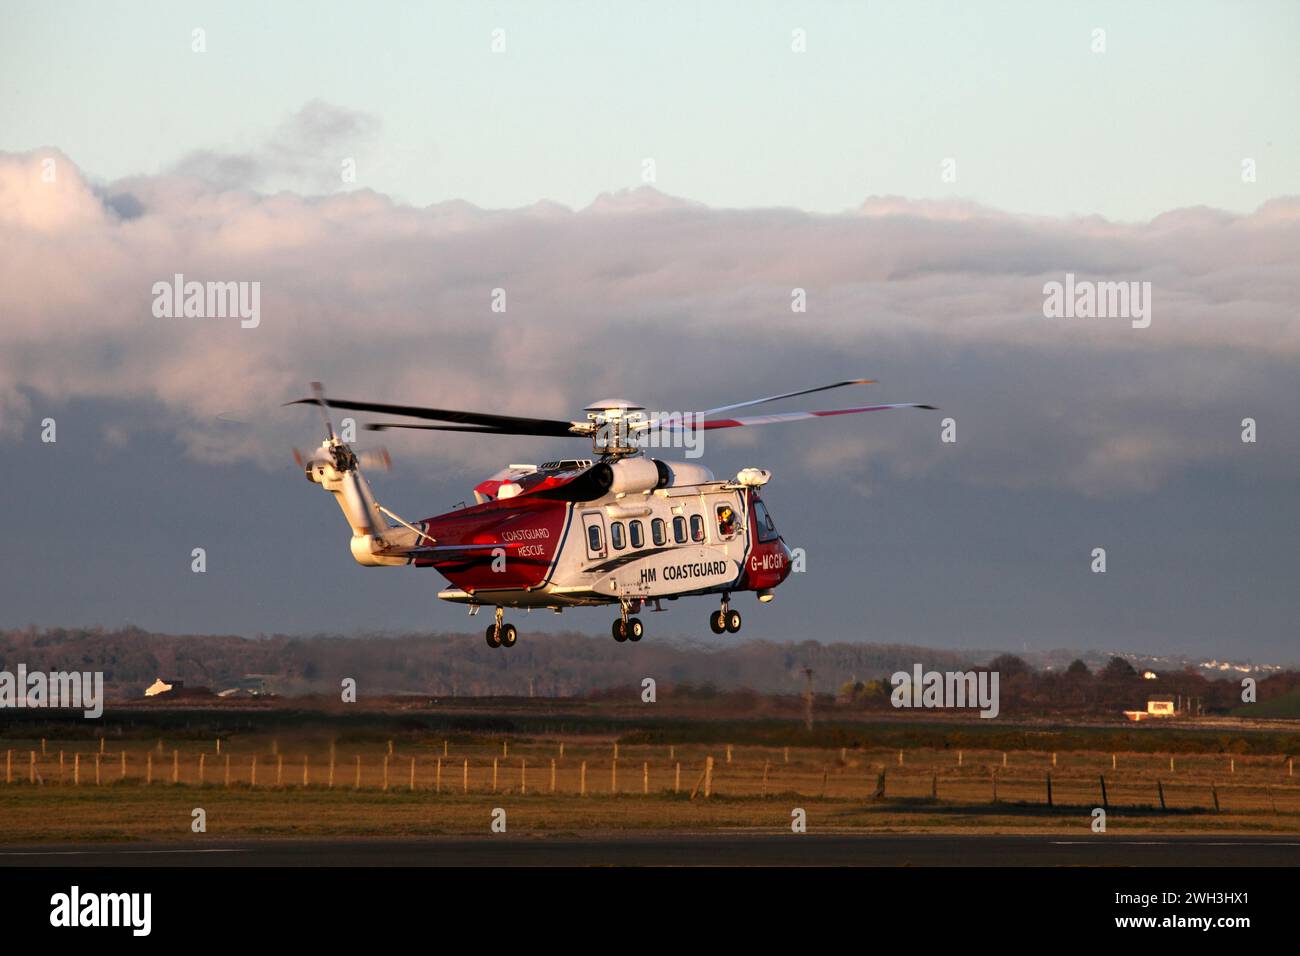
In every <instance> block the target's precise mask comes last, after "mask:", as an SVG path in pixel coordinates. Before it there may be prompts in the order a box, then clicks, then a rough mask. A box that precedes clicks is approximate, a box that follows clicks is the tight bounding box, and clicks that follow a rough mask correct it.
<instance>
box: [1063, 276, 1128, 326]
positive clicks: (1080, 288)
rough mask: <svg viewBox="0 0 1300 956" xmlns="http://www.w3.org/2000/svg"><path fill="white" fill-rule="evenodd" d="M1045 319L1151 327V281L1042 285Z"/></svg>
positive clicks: (1068, 279)
mask: <svg viewBox="0 0 1300 956" xmlns="http://www.w3.org/2000/svg"><path fill="white" fill-rule="evenodd" d="M1043 317H1044V318H1047V319H1062V318H1064V319H1075V318H1079V319H1094V318H1096V319H1132V320H1133V328H1135V329H1145V328H1147V327H1148V326H1149V325H1151V283H1150V282H1093V281H1091V280H1089V279H1079V280H1077V281H1076V280H1075V278H1074V273H1073V272H1067V273H1066V274H1065V282H1063V283H1062V282H1048V283H1046V284H1044V286H1043Z"/></svg>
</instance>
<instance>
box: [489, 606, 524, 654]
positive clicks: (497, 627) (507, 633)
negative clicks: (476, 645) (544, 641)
mask: <svg viewBox="0 0 1300 956" xmlns="http://www.w3.org/2000/svg"><path fill="white" fill-rule="evenodd" d="M505 613H506V609H505V608H503V607H498V608H497V618H496V621H495V623H492V624H489V625H488V628H487V634H486V635H485V636H486V638H487V645H488V647H514V646H515V641H517V640H519V632H518V631H517V630H516V629H515V626H514V625H513V624H503V623H502V618H504V617H505Z"/></svg>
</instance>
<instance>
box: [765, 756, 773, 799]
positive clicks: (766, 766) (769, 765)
mask: <svg viewBox="0 0 1300 956" xmlns="http://www.w3.org/2000/svg"><path fill="white" fill-rule="evenodd" d="M771 766H772V765H771V764H770V763H769V762H768V761H766V760H764V761H763V796H764V797H766V796H767V771H768V768H769V767H771Z"/></svg>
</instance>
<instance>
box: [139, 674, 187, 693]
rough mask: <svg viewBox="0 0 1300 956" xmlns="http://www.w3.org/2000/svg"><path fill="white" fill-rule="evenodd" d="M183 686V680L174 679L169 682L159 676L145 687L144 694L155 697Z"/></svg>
mask: <svg viewBox="0 0 1300 956" xmlns="http://www.w3.org/2000/svg"><path fill="white" fill-rule="evenodd" d="M183 686H185V682H184V681H179V680H174V681H172V682H171V683H170V684H169V683H167V681H165V680H163V679H162V678H161V677H159V678H158V679H157V680H156V681H154V682H153V683H152V684H150V685H149V686H148V687H146V688H145V691H144V696H146V697H157V696H158V695H159V694H170V693H171V692H172V691H174V690H180V689H181V688H182V687H183Z"/></svg>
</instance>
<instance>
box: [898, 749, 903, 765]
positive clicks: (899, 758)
mask: <svg viewBox="0 0 1300 956" xmlns="http://www.w3.org/2000/svg"><path fill="white" fill-rule="evenodd" d="M898 765H899V766H900V767H901V766H902V765H903V751H902V750H901V749H900V750H899V751H898Z"/></svg>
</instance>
